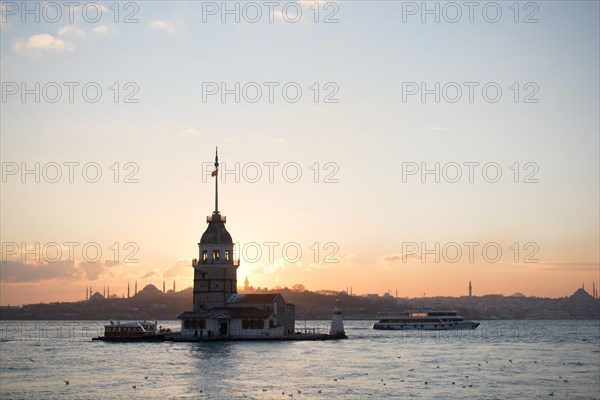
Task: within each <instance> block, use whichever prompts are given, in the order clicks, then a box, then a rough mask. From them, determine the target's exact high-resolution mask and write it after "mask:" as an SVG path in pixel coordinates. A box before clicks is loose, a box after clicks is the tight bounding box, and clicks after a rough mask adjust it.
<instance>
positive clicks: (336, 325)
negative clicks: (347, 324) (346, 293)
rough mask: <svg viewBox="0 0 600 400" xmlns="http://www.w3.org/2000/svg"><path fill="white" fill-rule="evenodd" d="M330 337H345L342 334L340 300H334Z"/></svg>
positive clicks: (342, 321) (343, 333)
mask: <svg viewBox="0 0 600 400" xmlns="http://www.w3.org/2000/svg"><path fill="white" fill-rule="evenodd" d="M329 335H330V336H337V337H344V338H345V337H346V333H345V332H344V320H343V319H342V307H341V306H340V299H336V301H335V308H334V309H333V317H332V318H331V329H329Z"/></svg>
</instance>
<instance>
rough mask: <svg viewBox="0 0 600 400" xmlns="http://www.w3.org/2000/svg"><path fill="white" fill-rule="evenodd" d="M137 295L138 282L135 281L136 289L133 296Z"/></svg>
mask: <svg viewBox="0 0 600 400" xmlns="http://www.w3.org/2000/svg"><path fill="white" fill-rule="evenodd" d="M136 294H137V280H136V281H135V289H134V290H133V295H134V296H135V295H136Z"/></svg>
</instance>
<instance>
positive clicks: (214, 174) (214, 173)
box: [210, 169, 218, 176]
mask: <svg viewBox="0 0 600 400" xmlns="http://www.w3.org/2000/svg"><path fill="white" fill-rule="evenodd" d="M217 171H218V169H215V170H214V171H213V172H212V174H210V176H217Z"/></svg>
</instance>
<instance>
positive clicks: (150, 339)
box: [92, 335, 165, 342]
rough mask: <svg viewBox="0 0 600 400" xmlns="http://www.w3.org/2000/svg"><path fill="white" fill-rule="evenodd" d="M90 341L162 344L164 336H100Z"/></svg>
mask: <svg viewBox="0 0 600 400" xmlns="http://www.w3.org/2000/svg"><path fill="white" fill-rule="evenodd" d="M92 340H102V341H104V342H162V341H164V340H165V335H143V336H141V335H140V336H109V337H106V336H100V337H95V338H92Z"/></svg>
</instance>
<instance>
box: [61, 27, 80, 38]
mask: <svg viewBox="0 0 600 400" xmlns="http://www.w3.org/2000/svg"><path fill="white" fill-rule="evenodd" d="M58 34H59V35H60V36H75V37H84V36H85V32H84V31H82V30H81V29H79V28H76V27H74V26H65V27H62V28H60V29H59V30H58Z"/></svg>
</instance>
